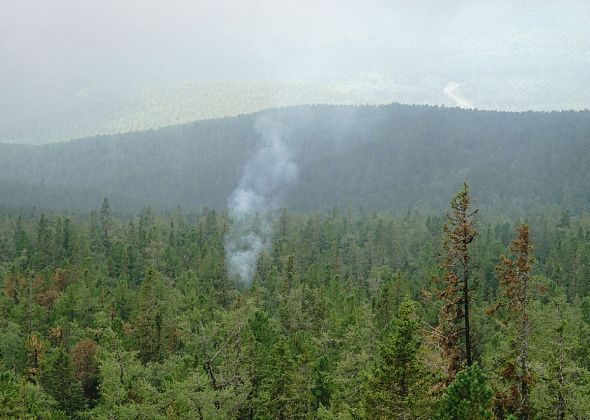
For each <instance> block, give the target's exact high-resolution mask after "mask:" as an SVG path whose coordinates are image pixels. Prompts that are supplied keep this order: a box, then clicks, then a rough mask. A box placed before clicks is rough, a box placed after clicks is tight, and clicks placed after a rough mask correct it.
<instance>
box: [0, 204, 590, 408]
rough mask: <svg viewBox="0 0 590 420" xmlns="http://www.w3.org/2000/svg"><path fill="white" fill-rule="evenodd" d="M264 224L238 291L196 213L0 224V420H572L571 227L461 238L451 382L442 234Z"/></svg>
mask: <svg viewBox="0 0 590 420" xmlns="http://www.w3.org/2000/svg"><path fill="white" fill-rule="evenodd" d="M457 197H458V199H460V200H462V199H463V198H465V197H467V196H465V195H458V196H457ZM455 203H457V201H455ZM465 208H467V207H465ZM451 214H453V213H452V212H451ZM276 216H277V217H276V219H275V226H274V235H273V245H272V247H271V248H269V249H267V250H265V251H264V252H262V254H261V255H260V256H259V259H258V264H257V269H256V274H255V278H254V282H253V284H252V286H251V287H250V288H248V289H245V290H244V289H243V288H242V287H240V286H239V285H238V283H237V282H236V279H234V278H231V277H230V276H228V274H227V271H226V269H225V265H224V260H225V253H224V244H223V243H224V235H225V234H226V232H227V229H228V227H229V225H230V224H231V221H230V220H228V219H227V217H226V216H224V215H223V214H219V213H216V212H215V211H213V210H206V211H203V212H201V213H198V214H183V213H182V212H180V211H175V212H173V213H169V214H156V213H154V212H152V211H150V210H146V211H143V212H141V213H140V214H138V215H136V216H134V217H131V218H129V219H127V218H125V219H123V218H120V217H118V216H116V215H113V213H112V212H111V209H110V207H109V204H108V202H107V201H105V202H104V203H103V206H102V208H100V209H99V210H98V211H96V212H94V213H93V214H92V215H91V216H89V217H82V216H76V215H74V214H69V215H62V214H58V213H52V214H46V215H42V214H39V213H37V212H35V211H34V210H31V211H28V212H26V213H23V214H21V215H20V216H17V215H13V214H4V215H3V216H2V217H1V218H0V285H1V287H2V292H1V295H0V417H2V418H7V417H14V418H66V416H67V417H69V418H101V419H102V418H104V419H107V418H118V419H131V418H149V419H159V418H162V419H164V418H166V419H188V418H190V419H199V418H201V419H217V418H242V419H250V418H284V419H287V418H320V419H342V418H347V419H348V418H367V419H376V418H383V419H391V418H425V419H426V418H441V419H450V418H454V419H466V418H470V419H489V418H490V416H491V415H492V412H493V413H494V415H495V416H497V417H496V418H506V417H507V416H508V414H511V413H512V414H514V413H516V414H518V416H519V418H525V417H522V416H524V415H525V414H526V415H527V416H530V417H528V418H539V419H547V418H568V419H570V418H571V419H582V418H587V415H588V413H590V400H589V399H588V395H589V394H590V376H589V373H588V370H589V369H590V352H589V347H588V342H589V341H588V340H590V295H589V291H590V284H589V283H588V279H589V278H590V277H589V276H590V272H589V267H590V220H589V219H588V217H587V216H586V217H576V216H570V215H569V214H567V213H563V214H562V215H559V216H558V217H553V216H549V215H545V216H539V217H532V218H529V220H528V225H523V226H521V225H519V224H518V223H516V221H513V222H503V223H495V222H493V223H492V222H490V221H489V218H488V216H487V215H486V214H478V215H477V217H476V218H475V219H474V220H473V221H472V222H473V223H472V224H471V225H470V227H469V231H471V230H473V232H474V234H476V235H475V236H474V241H473V242H472V243H471V244H470V245H469V248H468V252H469V257H470V265H469V267H470V269H471V274H470V279H469V289H470V290H471V291H470V293H469V294H470V304H471V309H470V314H471V327H470V328H471V330H470V333H471V334H470V337H471V346H472V356H471V357H472V358H473V366H472V367H470V368H467V369H465V370H462V371H461V370H460V369H461V367H462V366H465V360H464V355H463V353H462V350H461V349H462V346H463V344H462V341H461V335H460V334H459V335H453V333H452V329H453V328H456V327H457V325H456V321H457V319H455V318H453V317H450V318H449V316H448V315H450V314H454V313H455V312H447V311H446V309H445V308H453V307H454V306H453V305H456V304H457V303H460V302H461V301H455V300H454V299H455V298H456V296H455V295H453V294H454V293H457V292H458V291H459V289H453V288H452V284H453V281H454V280H453V279H457V278H458V277H454V274H452V273H454V271H452V270H453V268H452V266H450V265H449V262H451V261H453V259H454V258H455V256H454V254H453V252H451V250H450V248H449V247H448V243H449V240H451V241H452V240H453V239H452V238H453V236H452V234H451V235H449V233H450V232H453V231H452V230H450V229H452V228H453V223H454V222H453V221H452V220H451V219H449V220H445V219H444V218H443V217H441V216H438V215H431V216H426V215H424V214H422V213H409V214H407V215H405V216H403V217H393V216H391V215H390V214H387V213H372V212H346V213H340V212H338V211H333V212H330V213H325V214H320V213H312V214H301V213H293V212H288V211H280V212H279V213H278V214H277V215H276ZM446 222H448V223H449V224H448V225H447V226H448V227H447V229H443V224H444V223H446ZM517 228H518V229H517ZM529 229H530V233H531V236H530V237H529V236H528V232H529ZM517 231H518V237H516V233H517ZM443 238H446V242H443ZM531 240H532V247H533V248H532V249H533V254H534V259H533V258H531V257H532V256H533V254H529V250H530V246H531ZM511 243H512V245H511ZM523 281H527V282H528V286H529V288H528V289H526V290H525V289H522V288H521V286H522V284H523V283H522V282H523ZM521 294H522V296H524V297H526V301H518V302H520V303H518V302H517V301H516V300H515V299H516V297H518V298H520V296H521ZM458 314H460V312H458ZM460 319H462V318H461V316H459V320H460ZM525 319H526V324H523V322H524V321H523V320H525ZM521 325H526V335H524V336H523V330H522V328H521ZM457 331H460V330H457ZM442 332H445V334H443V335H441V333H442ZM453 337H454V339H456V340H458V341H456V342H451V341H450V339H451V338H453ZM522 337H525V339H526V343H527V346H528V347H526V348H525V350H526V352H525V353H524V355H525V358H524V359H523V358H522V357H521V356H522V354H523V353H522V345H521V343H523V339H522ZM523 360H524V362H523ZM455 363H456V364H455ZM2 372H3V373H2ZM523 383H524V384H526V393H523V391H522V390H521V388H520V386H521V385H522V384H523ZM523 395H526V396H527V398H526V399H525V400H521V396H523ZM511 418H513V417H511Z"/></svg>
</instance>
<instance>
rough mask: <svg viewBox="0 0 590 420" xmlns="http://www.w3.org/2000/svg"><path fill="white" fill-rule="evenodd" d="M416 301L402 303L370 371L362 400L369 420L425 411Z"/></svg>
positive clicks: (408, 416)
mask: <svg viewBox="0 0 590 420" xmlns="http://www.w3.org/2000/svg"><path fill="white" fill-rule="evenodd" d="M416 309H417V308H416V302H414V301H411V300H405V301H404V302H402V304H401V306H400V309H399V314H398V316H397V318H395V319H394V320H393V321H392V322H391V323H390V325H388V327H387V330H388V331H387V333H386V336H385V338H384V340H383V342H382V343H381V345H380V347H379V356H380V361H379V363H378V364H377V365H376V366H375V367H374V369H373V371H372V372H371V374H370V376H369V380H368V384H367V392H366V395H365V398H364V401H363V406H364V411H365V414H366V415H367V417H368V418H370V419H377V418H381V419H392V418H396V419H413V418H416V417H419V416H420V414H423V413H424V412H425V411H426V410H427V406H428V404H427V401H426V400H427V399H426V398H425V397H426V395H425V394H426V387H427V378H428V373H427V369H426V367H425V366H424V365H423V363H422V361H421V360H420V349H421V346H422V341H421V336H420V322H419V318H418V316H417V314H416Z"/></svg>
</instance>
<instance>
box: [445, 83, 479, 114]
mask: <svg viewBox="0 0 590 420" xmlns="http://www.w3.org/2000/svg"><path fill="white" fill-rule="evenodd" d="M459 86H461V85H460V84H459V83H457V82H449V83H447V85H446V86H445V87H444V88H443V92H444V93H445V95H447V96H448V97H449V98H451V99H452V100H454V101H455V103H456V104H457V106H459V107H460V108H465V109H471V108H473V104H472V103H471V101H470V100H469V99H467V98H465V97H464V96H463V95H461V93H460V92H459V91H458V89H459Z"/></svg>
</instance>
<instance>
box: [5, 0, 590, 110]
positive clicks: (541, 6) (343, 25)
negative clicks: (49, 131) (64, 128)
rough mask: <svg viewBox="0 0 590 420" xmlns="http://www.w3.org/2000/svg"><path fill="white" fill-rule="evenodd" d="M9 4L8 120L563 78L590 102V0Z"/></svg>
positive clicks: (68, 0)
mask: <svg viewBox="0 0 590 420" xmlns="http://www.w3.org/2000/svg"><path fill="white" fill-rule="evenodd" d="M1 4H2V10H1V13H0V63H1V65H0V89H1V90H2V91H3V94H2V95H0V111H2V112H4V113H7V114H10V113H16V112H20V111H22V110H26V109H35V108H36V107H37V108H42V107H44V106H51V104H52V103H53V102H54V101H56V100H57V99H56V98H58V99H59V98H61V99H63V98H69V97H72V96H75V95H80V94H83V93H84V92H87V91H91V92H93V93H95V94H100V95H105V96H108V95H114V94H119V93H124V92H128V91H133V90H135V89H140V88H145V87H150V86H155V85H163V84H174V83H178V82H182V81H199V80H246V79H250V80H262V79H267V80H314V81H324V82H347V83H359V84H363V83H380V82H382V81H385V82H387V83H390V82H392V83H401V84H408V85H411V84H413V83H421V81H423V80H425V78H429V77H430V78H432V77H435V78H440V79H441V80H443V79H444V80H448V81H452V82H457V83H463V82H465V81H469V80H472V81H473V80H487V81H490V83H496V82H494V80H496V81H497V83H499V84H501V83H503V82H502V81H506V80H524V81H525V82H526V81H527V80H529V79H530V80H537V81H539V80H541V81H543V83H547V84H548V85H551V84H557V86H560V83H563V81H564V80H565V81H567V83H565V85H566V86H567V89H568V90H575V89H576V87H577V90H578V93H577V94H578V96H579V95H580V92H582V94H581V95H582V96H581V98H582V100H578V102H580V101H583V98H584V97H585V96H584V95H586V94H588V93H589V92H590V91H589V87H588V86H589V85H590V83H589V82H590V1H588V0H578V1H559V2H556V1H546V2H545V1H542V0H534V1H526V0H515V1H474V0H468V1H458V0H456V1H452V0H449V1H438V0H437V1H435V0H430V1H392V0H388V1H373V0H364V1H360V0H359V1H345V0H337V1H318V0H298V1H281V0H252V1H236V0H230V1H224V0H196V1H189V0H36V1H34V0H2V1H1ZM499 88H500V87H499ZM441 89H442V87H441ZM564 90H565V89H564ZM562 93H563V96H564V97H566V96H567V95H568V91H564V92H562ZM579 97H580V96H579ZM589 99H590V98H589ZM534 100H535V99H532V101H534ZM535 105H536V104H535V103H531V107H535ZM549 106H551V103H550V104H549ZM554 106H555V107H556V108H558V107H559V106H560V104H559V103H556V104H555V105H554Z"/></svg>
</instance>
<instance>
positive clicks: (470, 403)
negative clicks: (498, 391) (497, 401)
mask: <svg viewBox="0 0 590 420" xmlns="http://www.w3.org/2000/svg"><path fill="white" fill-rule="evenodd" d="M492 395H493V391H492V388H491V387H490V386H489V385H488V384H487V378H486V376H485V375H484V373H483V372H482V370H481V368H480V367H479V366H478V365H477V363H476V364H474V365H472V366H468V367H466V368H465V369H464V370H462V371H460V372H458V373H457V375H456V377H455V380H454V381H453V382H452V383H451V384H450V385H449V386H448V388H447V389H446V391H445V394H444V395H443V397H442V399H441V401H440V404H439V408H438V411H437V415H436V418H438V419H441V420H484V419H491V418H492Z"/></svg>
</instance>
